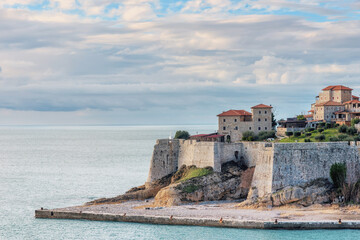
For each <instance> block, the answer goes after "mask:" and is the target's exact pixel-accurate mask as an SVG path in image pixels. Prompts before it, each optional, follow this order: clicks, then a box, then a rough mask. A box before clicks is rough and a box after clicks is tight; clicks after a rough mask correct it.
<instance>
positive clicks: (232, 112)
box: [218, 110, 252, 117]
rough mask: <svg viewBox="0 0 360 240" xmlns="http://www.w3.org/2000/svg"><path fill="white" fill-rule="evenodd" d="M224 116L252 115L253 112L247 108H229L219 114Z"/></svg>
mask: <svg viewBox="0 0 360 240" xmlns="http://www.w3.org/2000/svg"><path fill="white" fill-rule="evenodd" d="M223 116H252V114H251V113H249V112H247V111H245V110H229V111H226V112H223V113H221V114H219V115H218V117H223Z"/></svg>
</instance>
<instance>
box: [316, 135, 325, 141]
mask: <svg viewBox="0 0 360 240" xmlns="http://www.w3.org/2000/svg"><path fill="white" fill-rule="evenodd" d="M315 140H316V141H319V142H320V141H323V140H325V135H323V134H321V135H318V136H316V137H315Z"/></svg>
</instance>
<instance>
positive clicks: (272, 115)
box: [271, 113, 277, 128]
mask: <svg viewBox="0 0 360 240" xmlns="http://www.w3.org/2000/svg"><path fill="white" fill-rule="evenodd" d="M271 126H272V127H273V128H275V127H276V126H277V122H276V119H275V114H274V113H271Z"/></svg>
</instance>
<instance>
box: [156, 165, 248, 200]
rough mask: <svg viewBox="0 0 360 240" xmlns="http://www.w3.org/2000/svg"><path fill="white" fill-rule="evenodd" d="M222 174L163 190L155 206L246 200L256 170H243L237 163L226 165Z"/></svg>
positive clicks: (170, 186) (190, 180) (174, 185)
mask: <svg viewBox="0 0 360 240" xmlns="http://www.w3.org/2000/svg"><path fill="white" fill-rule="evenodd" d="M222 169H223V171H222V172H221V173H211V174H209V175H206V176H203V177H196V178H192V179H189V180H187V181H184V182H176V183H173V184H170V185H169V186H167V187H165V188H163V189H161V190H160V191H159V192H158V194H157V195H156V196H155V205H157V206H173V205H178V204H180V203H185V202H200V201H217V200H234V199H245V198H246V197H247V195H248V192H249V187H250V185H251V179H252V175H253V173H254V168H249V169H247V170H243V167H242V166H240V165H238V164H237V163H235V162H230V163H227V164H224V165H223V167H222Z"/></svg>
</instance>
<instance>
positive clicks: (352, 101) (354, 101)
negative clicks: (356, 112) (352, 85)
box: [344, 100, 360, 104]
mask: <svg viewBox="0 0 360 240" xmlns="http://www.w3.org/2000/svg"><path fill="white" fill-rule="evenodd" d="M352 103H360V101H359V100H351V101H348V102H344V104H352Z"/></svg>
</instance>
